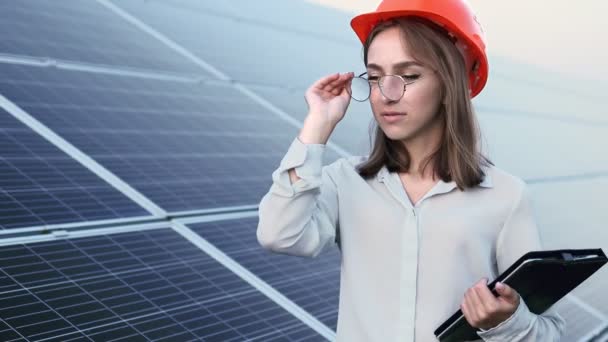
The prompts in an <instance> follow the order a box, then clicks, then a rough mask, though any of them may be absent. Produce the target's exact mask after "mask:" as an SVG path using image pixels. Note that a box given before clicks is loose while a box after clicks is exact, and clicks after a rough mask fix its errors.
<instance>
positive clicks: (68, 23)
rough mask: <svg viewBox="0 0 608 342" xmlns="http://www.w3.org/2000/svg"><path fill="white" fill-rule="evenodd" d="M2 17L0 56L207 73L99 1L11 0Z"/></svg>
mask: <svg viewBox="0 0 608 342" xmlns="http://www.w3.org/2000/svg"><path fill="white" fill-rule="evenodd" d="M0 13H1V14H0V17H1V18H2V20H1V21H0V32H2V40H1V41H0V53H5V54H12V55H25V56H33V57H46V58H54V59H61V60H68V61H77V62H86V63H95V64H102V65H112V66H121V67H134V68H143V69H155V70H164V71H169V72H180V73H188V74H204V71H203V69H201V68H200V67H198V66H197V65H195V64H194V63H192V62H190V61H188V60H187V59H186V58H184V57H182V56H179V55H178V54H177V53H175V52H174V51H172V50H170V49H167V48H166V47H164V46H163V45H162V44H161V43H160V42H158V41H156V40H155V39H154V38H152V37H151V36H149V35H148V34H146V33H144V32H143V31H141V30H140V29H138V28H136V27H134V26H133V25H131V24H129V23H127V22H126V21H125V20H123V19H122V18H120V17H118V16H117V15H115V14H114V13H112V12H111V11H110V10H108V9H107V8H104V7H103V6H101V5H100V4H99V3H98V2H96V1H79V0H65V1H59V2H54V1H53V2H49V1H37V0H22V1H10V2H2V3H0ZM33 23H34V24H33Z"/></svg>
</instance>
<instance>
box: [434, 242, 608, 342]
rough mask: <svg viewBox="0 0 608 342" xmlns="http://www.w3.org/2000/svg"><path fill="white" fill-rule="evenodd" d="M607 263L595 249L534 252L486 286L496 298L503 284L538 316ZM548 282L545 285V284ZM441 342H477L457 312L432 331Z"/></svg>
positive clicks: (520, 259) (475, 330)
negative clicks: (497, 286) (512, 290)
mask: <svg viewBox="0 0 608 342" xmlns="http://www.w3.org/2000/svg"><path fill="white" fill-rule="evenodd" d="M607 262H608V259H607V258H606V254H604V252H603V251H602V249H601V248H598V249H559V250H550V251H534V252H528V253H526V254H524V255H523V256H522V257H521V258H519V259H518V260H517V261H516V262H515V263H513V265H511V266H510V267H509V268H508V269H507V270H506V271H505V272H503V273H502V274H501V275H499V276H498V277H497V278H496V279H495V280H494V281H492V282H491V283H489V284H488V287H489V288H490V290H491V291H492V293H493V294H494V295H495V296H497V295H498V294H497V293H496V290H495V289H494V286H495V285H496V283H497V282H499V281H500V282H503V283H505V284H507V285H509V286H510V287H512V288H513V289H515V290H516V291H517V292H518V293H519V295H520V296H521V298H522V299H523V300H524V302H525V303H526V305H527V306H528V308H529V309H530V311H531V312H532V313H535V314H537V315H538V314H542V313H543V312H545V311H546V310H547V309H548V308H549V307H551V306H552V305H553V304H555V303H556V302H557V301H559V300H560V299H561V298H562V297H564V296H565V295H566V294H568V293H569V292H570V291H572V290H573V289H574V288H576V287H577V286H578V285H580V284H581V283H582V282H584V281H585V280H586V279H587V278H589V277H590V276H591V275H592V274H593V273H595V272H596V271H597V270H599V269H600V268H601V267H602V266H604V265H605V264H606V263H607ZM549 279H550V280H551V281H548V280H549ZM435 336H436V337H437V338H438V339H439V341H441V342H461V341H467V340H478V339H479V338H480V337H479V335H477V329H476V328H473V327H472V326H471V325H469V323H468V322H467V320H466V319H465V318H464V316H463V314H462V311H461V310H458V311H457V312H456V313H454V314H453V315H452V316H451V317H450V318H448V319H447V320H446V321H445V322H443V323H442V324H441V325H440V326H439V327H438V328H437V329H436V330H435Z"/></svg>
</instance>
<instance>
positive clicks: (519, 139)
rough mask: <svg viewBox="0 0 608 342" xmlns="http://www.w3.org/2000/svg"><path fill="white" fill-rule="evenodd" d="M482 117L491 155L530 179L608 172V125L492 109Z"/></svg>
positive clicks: (501, 164)
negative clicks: (580, 122)
mask: <svg viewBox="0 0 608 342" xmlns="http://www.w3.org/2000/svg"><path fill="white" fill-rule="evenodd" d="M479 118H480V124H481V129H482V133H483V135H484V138H485V142H486V143H487V145H488V147H489V150H490V159H492V160H493V161H494V162H495V163H496V165H498V166H499V167H503V168H506V169H507V170H508V171H510V172H512V173H514V174H515V175H517V176H519V177H522V178H524V179H526V180H527V181H529V182H532V183H536V182H543V181H551V180H553V181H559V180H560V179H562V177H565V178H564V179H562V180H567V179H568V178H571V177H575V178H576V176H584V175H592V174H604V175H608V173H607V172H608V158H607V157H605V155H606V154H605V153H604V152H603V146H606V145H607V144H608V137H607V136H606V134H605V132H606V126H597V125H596V126H589V125H575V124H572V123H568V122H560V121H555V120H546V119H539V118H534V117H528V116H521V115H503V114H499V115H494V113H492V112H487V113H483V114H482V115H480V116H479ZM515 137H516V138H515ZM514 151H515V152H514Z"/></svg>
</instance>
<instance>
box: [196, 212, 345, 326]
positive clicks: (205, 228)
mask: <svg viewBox="0 0 608 342" xmlns="http://www.w3.org/2000/svg"><path fill="white" fill-rule="evenodd" d="M257 222H258V219H257V218H245V219H238V220H229V221H218V222H208V223H197V224H189V225H188V226H189V227H190V228H191V229H192V230H193V231H195V232H196V233H197V234H199V235H200V236H201V237H203V238H204V239H206V240H207V241H209V242H210V243H212V244H213V245H215V246H216V247H217V248H219V249H220V250H221V251H222V252H224V253H226V254H227V255H228V256H230V257H231V258H232V259H234V260H235V261H237V262H238V263H239V264H241V265H243V266H244V267H245V268H247V269H248V270H249V271H251V272H252V273H254V274H256V275H257V276H258V277H260V278H261V279H262V280H264V281H265V282H267V283H268V284H270V285H271V286H273V287H274V288H276V289H277V290H278V291H280V292H281V293H283V294H284V295H285V296H286V297H287V298H289V299H291V300H292V301H293V302H295V303H296V304H298V305H299V306H301V307H303V308H304V309H305V310H307V311H308V312H310V313H311V314H312V315H314V316H315V317H316V318H317V319H318V320H320V321H321V322H323V323H324V324H325V325H327V326H328V327H330V328H332V329H334V330H336V327H337V319H338V301H339V293H340V253H339V250H338V248H337V247H336V248H334V249H333V250H332V251H331V252H327V253H324V254H322V255H320V256H318V257H317V258H304V257H296V256H287V255H284V254H276V253H271V252H269V251H266V250H264V249H263V248H261V247H260V245H259V243H258V242H257V239H256V234H255V230H256V226H257Z"/></svg>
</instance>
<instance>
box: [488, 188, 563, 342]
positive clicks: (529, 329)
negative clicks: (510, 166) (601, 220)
mask: <svg viewBox="0 0 608 342" xmlns="http://www.w3.org/2000/svg"><path fill="white" fill-rule="evenodd" d="M534 250H541V243H540V236H539V232H538V228H537V226H536V223H535V220H534V215H533V212H532V206H531V203H530V196H529V190H528V188H527V187H526V185H525V183H523V181H522V182H521V187H520V191H519V195H518V196H517V199H516V201H515V203H514V204H513V207H512V209H511V211H510V214H509V215H508V217H507V219H506V220H505V223H504V225H503V227H502V229H501V232H500V234H499V236H498V239H497V243H496V262H497V264H498V271H499V273H502V272H504V271H505V270H506V269H507V268H508V267H509V266H510V265H511V264H512V263H514V262H515V261H517V259H519V258H520V257H521V256H523V255H524V254H525V253H527V252H529V251H534ZM519 303H520V304H519V306H518V307H517V310H516V311H515V312H514V313H513V315H511V317H510V318H508V319H507V320H505V321H504V322H502V323H500V324H499V325H497V326H495V327H493V328H491V329H489V330H483V329H482V330H481V331H480V332H478V335H479V336H480V337H481V338H482V339H483V340H484V341H511V342H524V341H525V342H532V341H547V342H550V341H559V340H560V338H561V336H562V335H563V332H564V327H565V321H564V319H563V318H562V317H561V316H560V315H559V314H558V313H557V311H556V308H555V307H556V305H553V306H552V307H550V308H549V309H548V310H547V311H545V312H544V313H543V314H541V315H536V314H534V313H532V312H530V310H529V309H528V306H527V305H526V303H524V301H523V300H520V302H519Z"/></svg>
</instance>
